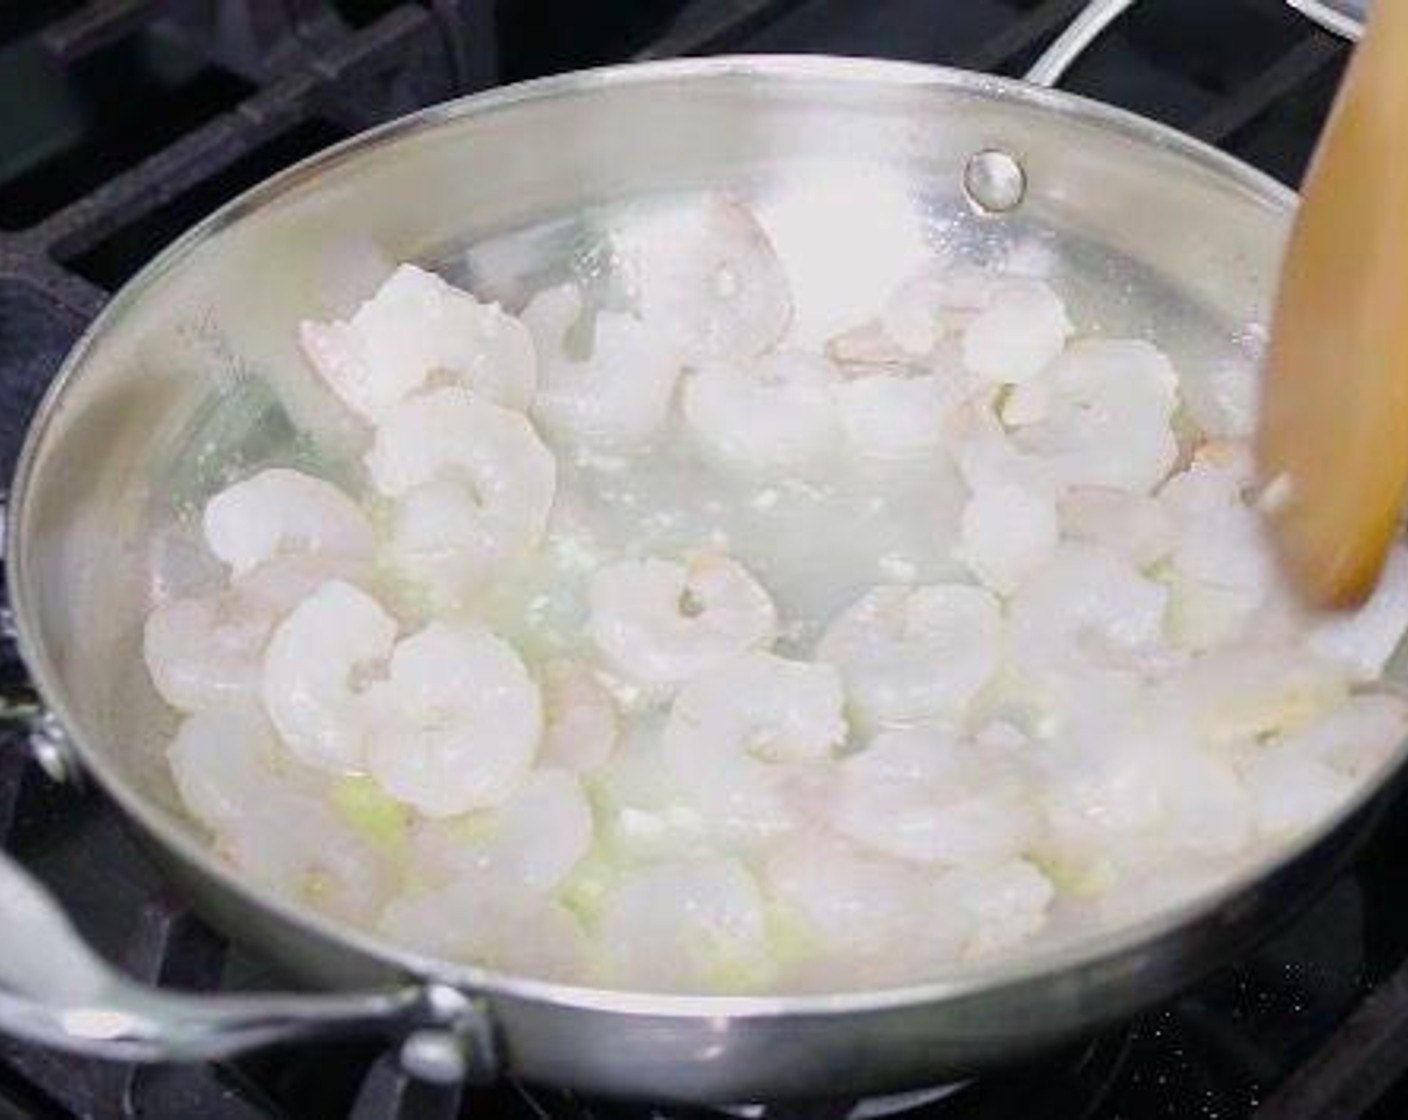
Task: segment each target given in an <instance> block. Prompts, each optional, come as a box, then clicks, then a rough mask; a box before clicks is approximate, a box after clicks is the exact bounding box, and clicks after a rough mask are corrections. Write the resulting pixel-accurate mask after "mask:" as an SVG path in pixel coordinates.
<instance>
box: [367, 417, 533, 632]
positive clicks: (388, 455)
mask: <svg viewBox="0 0 1408 1120" xmlns="http://www.w3.org/2000/svg"><path fill="white" fill-rule="evenodd" d="M367 468H368V470H369V471H370V473H371V476H372V481H373V482H374V483H375V485H376V487H377V489H378V490H380V491H381V492H382V493H383V494H385V495H387V496H388V497H391V498H394V499H396V501H397V505H396V509H395V512H394V515H393V519H392V530H391V539H390V541H389V543H388V552H389V554H390V557H391V560H392V562H393V564H395V565H396V566H397V567H398V568H399V569H400V570H402V571H403V572H405V573H406V574H408V575H409V576H411V577H412V578H414V579H419V580H422V581H424V582H425V583H426V584H427V586H429V588H430V589H431V591H432V593H433V594H434V595H436V596H437V597H439V598H441V599H444V600H446V601H447V602H448V603H449V604H450V605H452V606H453V605H457V604H459V603H460V602H461V601H462V600H463V599H464V598H465V597H467V596H468V595H469V594H471V593H472V592H473V591H474V590H477V589H478V588H479V587H480V586H481V585H482V584H483V583H484V582H485V581H486V580H487V579H488V578H489V577H490V575H491V574H493V573H494V572H496V571H498V570H499V569H500V568H501V567H502V565H503V564H504V563H506V562H508V561H511V560H513V559H515V558H516V557H518V556H521V555H522V554H523V553H525V552H527V551H528V550H529V549H531V548H532V547H534V546H535V545H536V544H537V543H538V542H539V541H540V540H541V539H542V536H543V533H544V532H545V530H546V528H547V522H548V515H549V514H550V512H551V510H552V503H553V496H554V494H555V492H556V487H557V481H556V478H557V465H556V462H555V460H554V459H553V456H552V453H551V452H550V451H549V450H548V449H547V448H546V447H545V446H544V445H543V443H542V441H541V440H539V439H538V437H537V434H536V433H535V432H534V431H533V428H532V425H530V424H529V423H528V421H527V420H526V419H524V417H523V416H521V415H520V414H518V413H516V412H510V411H509V410H507V409H503V408H499V407H498V406H496V405H492V404H488V403H487V402H484V401H481V400H477V399H476V398H475V397H474V396H473V395H472V394H470V393H468V392H466V391H465V390H463V389H440V390H438V391H436V392H433V393H427V394H425V395H423V396H419V397H412V398H411V399H410V400H408V401H406V402H404V403H403V404H400V405H398V406H396V407H395V408H393V409H392V410H390V411H389V412H388V413H387V414H386V416H385V418H384V419H383V421H382V423H381V426H380V427H379V428H378V429H377V431H376V438H375V440H374V442H373V444H372V448H371V450H370V451H369V452H368V453H367Z"/></svg>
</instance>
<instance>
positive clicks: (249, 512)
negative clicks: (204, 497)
mask: <svg viewBox="0 0 1408 1120" xmlns="http://www.w3.org/2000/svg"><path fill="white" fill-rule="evenodd" d="M203 526H204V530H205V541H206V545H207V547H209V549H210V551H211V552H213V553H214V554H215V555H216V556H217V557H218V558H219V559H220V560H223V561H224V562H225V563H226V564H228V565H229V566H230V570H231V571H232V572H233V573H234V574H235V575H236V576H239V575H243V574H244V573H245V572H248V571H251V570H252V569H254V568H256V567H258V566H259V565H260V564H263V563H265V562H267V561H269V560H273V559H275V558H277V557H280V556H286V555H289V554H311V555H313V556H316V557H319V558H321V559H323V560H324V561H325V562H326V565H327V569H328V574H330V575H331V574H349V575H350V574H355V572H356V570H357V567H358V566H359V565H361V564H363V563H365V562H366V561H367V560H369V559H370V558H371V555H372V549H373V546H374V542H373V539H372V529H371V525H370V524H368V522H367V519H366V516H365V515H364V514H363V513H362V511H361V510H360V509H359V508H358V507H357V504H356V503H355V502H353V501H352V499H351V498H349V497H348V496H347V495H346V494H344V493H343V492H342V491H341V490H339V489H338V488H337V487H336V486H334V485H333V484H332V483H330V482H325V481H323V480H322V479H321V478H314V477H313V476H312V475H307V474H303V473H302V472H300V471H293V470H287V469H284V468H280V467H275V468H272V469H269V470H264V471H260V472H259V473H258V474H256V475H253V476H251V477H250V478H247V479H244V480H243V481H242V482H236V483H235V484H234V485H233V486H229V487H226V488H225V489H224V490H222V491H220V493H218V494H216V495H215V496H214V497H213V498H211V499H210V501H209V502H207V503H206V506H205V513H204V516H203Z"/></svg>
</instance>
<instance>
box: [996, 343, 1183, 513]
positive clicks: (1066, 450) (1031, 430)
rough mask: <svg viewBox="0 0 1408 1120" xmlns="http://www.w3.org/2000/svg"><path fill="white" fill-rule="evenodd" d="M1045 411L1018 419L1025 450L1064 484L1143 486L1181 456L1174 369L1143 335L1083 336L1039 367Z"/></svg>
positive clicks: (1147, 488) (1156, 480) (1018, 434)
mask: <svg viewBox="0 0 1408 1120" xmlns="http://www.w3.org/2000/svg"><path fill="white" fill-rule="evenodd" d="M1042 378H1043V380H1044V381H1046V382H1048V383H1049V386H1050V405H1049V408H1047V409H1046V414H1045V415H1044V416H1043V417H1042V418H1041V419H1040V420H1038V421H1036V422H1035V423H1032V424H1027V425H1025V426H1022V427H1019V428H1018V429H1017V431H1016V434H1015V436H1014V438H1015V441H1016V443H1017V445H1018V447H1020V448H1021V449H1022V450H1024V451H1026V452H1029V453H1031V454H1033V455H1036V456H1039V457H1041V458H1042V459H1044V460H1045V461H1046V463H1047V464H1048V465H1049V467H1050V469H1051V470H1052V471H1053V472H1054V473H1055V474H1056V476H1057V477H1058V478H1060V479H1061V481H1062V482H1063V483H1064V484H1065V485H1067V486H1108V487H1113V488H1115V489H1120V490H1129V491H1132V492H1134V493H1141V494H1143V493H1148V492H1149V491H1150V490H1152V489H1153V488H1154V487H1155V486H1157V485H1158V484H1159V483H1160V482H1161V481H1163V479H1164V477H1165V476H1166V475H1167V474H1168V472H1169V470H1170V469H1171V468H1172V467H1173V465H1174V463H1175V461H1176V460H1177V458H1178V441H1177V439H1176V438H1175V437H1174V433H1173V428H1172V419H1173V413H1174V410H1175V408H1176V407H1177V404H1178V394H1177V387H1178V376H1177V374H1175V373H1174V371H1173V367H1172V366H1171V365H1169V362H1168V359H1167V358H1165V357H1164V356H1163V354H1161V353H1160V352H1159V351H1158V350H1156V349H1154V347H1152V346H1150V345H1149V344H1148V343H1147V342H1141V341H1134V340H1128V341H1126V340H1113V339H1085V340H1082V341H1080V342H1075V343H1072V344H1071V345H1070V346H1069V347H1067V348H1066V350H1065V352H1064V353H1063V354H1062V355H1061V356H1060V357H1059V358H1058V359H1057V360H1056V361H1054V362H1053V363H1052V364H1051V366H1050V367H1049V368H1048V369H1047V370H1046V371H1045V372H1044V373H1043V374H1042Z"/></svg>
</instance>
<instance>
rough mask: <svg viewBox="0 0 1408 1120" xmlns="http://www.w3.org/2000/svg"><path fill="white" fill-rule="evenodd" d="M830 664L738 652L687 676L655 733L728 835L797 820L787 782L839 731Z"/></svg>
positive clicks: (842, 728) (827, 749)
mask: <svg viewBox="0 0 1408 1120" xmlns="http://www.w3.org/2000/svg"><path fill="white" fill-rule="evenodd" d="M842 704H843V695H842V691H841V680H840V677H839V676H838V675H837V673H836V670H835V669H833V668H832V667H831V666H830V665H825V664H820V663H812V662H806V661H790V660H788V659H786V658H782V657H778V656H776V655H775V654H771V653H760V652H749V653H739V654H735V655H734V656H732V657H730V658H728V659H727V660H725V661H723V662H721V663H719V664H718V665H716V666H715V667H714V668H712V669H710V670H708V671H706V672H704V673H701V674H700V675H698V676H696V677H694V678H692V679H691V680H689V681H687V682H686V683H685V684H684V685H683V686H682V687H681V688H680V690H679V692H678V693H677V694H676V696H675V699H674V703H673V704H672V705H671V708H670V715H669V719H668V721H667V722H666V725H665V730H664V734H663V736H662V739H661V748H662V752H663V754H664V757H665V759H666V761H667V763H668V764H669V765H670V767H671V769H672V770H673V772H674V774H675V775H676V777H677V778H678V779H679V780H680V782H681V785H682V788H684V789H685V790H687V791H688V793H689V795H690V796H691V797H692V798H693V799H694V800H695V801H696V802H697V803H698V804H699V805H700V807H701V808H702V809H703V810H704V811H705V812H706V813H707V814H709V815H711V817H712V819H713V820H714V821H717V822H718V823H719V825H720V826H721V828H722V829H723V832H724V833H725V835H727V836H738V837H742V838H745V839H746V838H749V837H755V836H766V835H770V834H773V833H776V832H777V831H779V830H783V829H786V828H790V827H792V826H793V825H794V824H795V821H796V813H795V811H794V808H793V806H792V804H791V799H790V798H789V796H788V786H789V785H790V784H793V782H794V779H797V778H798V777H799V775H800V774H801V773H802V772H803V769H802V768H804V767H805V765H806V764H807V763H815V762H818V761H821V760H824V759H826V758H827V757H829V756H830V754H831V753H832V751H833V750H835V748H836V747H837V746H838V745H839V744H840V743H841V741H842V740H843V739H844V738H845V736H846V721H845V718H844V716H843V715H842Z"/></svg>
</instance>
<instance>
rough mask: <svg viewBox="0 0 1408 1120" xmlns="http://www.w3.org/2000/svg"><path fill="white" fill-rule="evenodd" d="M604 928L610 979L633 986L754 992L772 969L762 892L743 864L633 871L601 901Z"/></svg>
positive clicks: (700, 863)
mask: <svg viewBox="0 0 1408 1120" xmlns="http://www.w3.org/2000/svg"><path fill="white" fill-rule="evenodd" d="M599 926H600V931H599V940H600V944H601V947H602V950H603V952H604V953H605V957H606V961H605V964H606V969H607V974H608V976H609V977H610V979H611V980H612V981H613V982H615V983H617V984H620V985H622V986H626V987H630V988H633V989H637V990H647V991H657V992H659V991H671V992H714V991H728V990H738V989H748V988H755V987H758V986H759V985H760V983H761V981H763V980H764V979H765V978H766V977H767V976H768V974H769V972H770V971H771V962H770V958H769V954H768V942H767V924H766V920H765V918H764V908H763V896H762V892H761V891H760V890H759V889H758V884H757V882H756V880H755V879H754V878H753V876H752V875H751V874H750V873H749V872H748V870H747V868H745V867H744V866H743V864H742V863H740V862H738V861H737V860H733V859H723V858H717V857H714V858H705V859H696V860H682V861H678V862H671V863H660V864H655V865H653V866H647V867H643V868H640V869H639V870H635V871H630V872H627V873H626V874H625V875H623V876H621V878H620V879H619V880H618V881H617V883H616V884H615V885H614V886H613V887H612V888H611V889H610V890H609V891H608V892H607V894H606V896H605V898H604V899H603V900H602V908H601V918H600V923H599Z"/></svg>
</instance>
